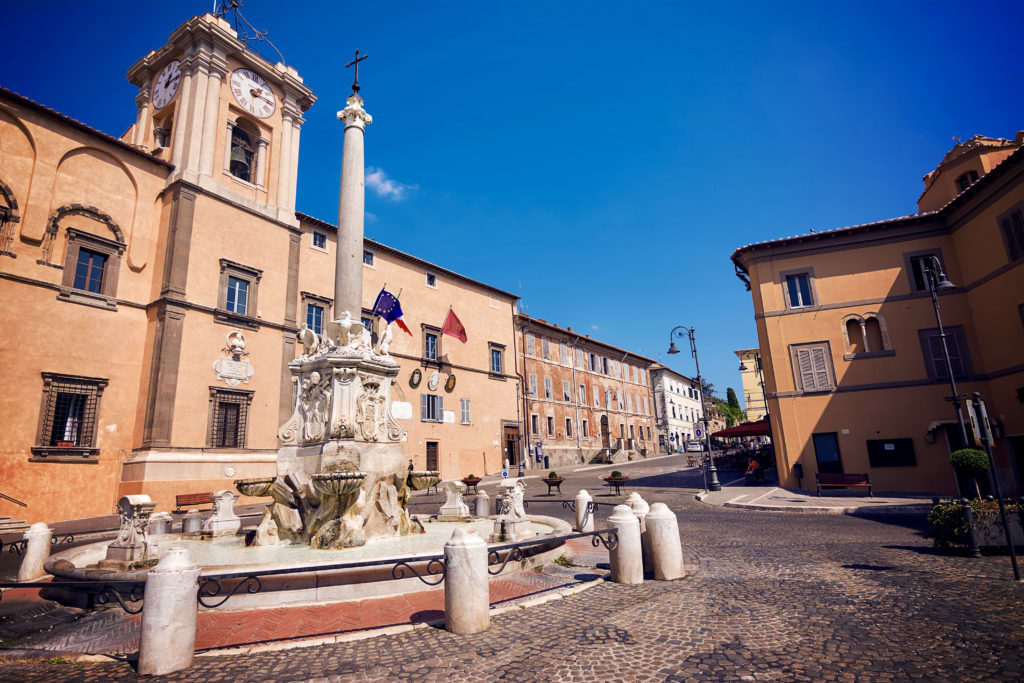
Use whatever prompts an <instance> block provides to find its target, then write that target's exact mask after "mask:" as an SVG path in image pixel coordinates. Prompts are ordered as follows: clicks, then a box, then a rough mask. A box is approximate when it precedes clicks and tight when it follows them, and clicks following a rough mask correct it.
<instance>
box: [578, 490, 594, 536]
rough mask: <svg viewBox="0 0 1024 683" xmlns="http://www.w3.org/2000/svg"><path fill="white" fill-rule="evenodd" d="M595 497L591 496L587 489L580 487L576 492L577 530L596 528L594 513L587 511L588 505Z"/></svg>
mask: <svg viewBox="0 0 1024 683" xmlns="http://www.w3.org/2000/svg"><path fill="white" fill-rule="evenodd" d="M592 502H594V499H593V498H591V497H590V494H589V493H587V490H586V489H580V492H579V493H577V494H576V531H578V532H579V533H581V534H582V533H584V532H587V531H593V530H594V515H593V513H590V514H588V513H587V507H588V506H589V505H590V503H592Z"/></svg>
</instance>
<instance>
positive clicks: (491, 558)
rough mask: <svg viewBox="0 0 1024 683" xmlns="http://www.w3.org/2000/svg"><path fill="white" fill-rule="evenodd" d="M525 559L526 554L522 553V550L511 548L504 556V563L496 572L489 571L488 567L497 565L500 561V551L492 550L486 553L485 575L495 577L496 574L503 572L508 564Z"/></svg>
mask: <svg viewBox="0 0 1024 683" xmlns="http://www.w3.org/2000/svg"><path fill="white" fill-rule="evenodd" d="M525 559H526V554H525V553H523V549H522V548H519V547H518V546H517V547H515V548H511V549H510V550H509V551H508V553H506V554H505V561H504V562H502V563H501V566H500V567H498V569H497V571H491V568H490V565H494V564H498V562H499V561H500V560H501V551H500V550H492V551H490V552H489V553H487V565H488V567H487V573H488V574H490V575H491V576H497V575H498V574H500V573H502V572H503V571H505V567H506V566H507V565H508V563H509V562H521V561H522V560H525Z"/></svg>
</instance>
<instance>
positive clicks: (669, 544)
mask: <svg viewBox="0 0 1024 683" xmlns="http://www.w3.org/2000/svg"><path fill="white" fill-rule="evenodd" d="M646 535H647V542H648V545H647V547H648V548H649V549H650V553H651V565H652V569H653V571H654V578H655V579H656V580H658V581H672V580H673V579H678V578H682V577H683V576H684V575H685V572H684V571H683V546H682V544H681V543H680V541H679V520H677V519H676V516H675V514H673V512H672V511H671V510H670V509H669V507H668V506H667V505H665V504H664V503H655V504H654V505H652V506H651V511H650V512H648V513H647V534H646Z"/></svg>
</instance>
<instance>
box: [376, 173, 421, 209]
mask: <svg viewBox="0 0 1024 683" xmlns="http://www.w3.org/2000/svg"><path fill="white" fill-rule="evenodd" d="M366 186H367V187H368V188H370V189H371V190H373V191H374V192H375V193H377V196H378V197H383V198H384V199H389V200H391V201H393V202H400V201H403V200H404V199H406V197H408V196H409V193H410V192H412V191H414V190H418V189H419V187H420V186H419V185H407V184H405V183H400V182H398V181H397V180H393V179H391V178H389V177H388V175H387V173H385V172H384V169H382V168H377V167H376V166H369V167H367V169H366Z"/></svg>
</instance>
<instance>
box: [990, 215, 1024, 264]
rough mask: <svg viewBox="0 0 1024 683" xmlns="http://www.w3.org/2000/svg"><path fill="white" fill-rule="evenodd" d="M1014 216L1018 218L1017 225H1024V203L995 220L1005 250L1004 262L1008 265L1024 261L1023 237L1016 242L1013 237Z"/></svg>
mask: <svg viewBox="0 0 1024 683" xmlns="http://www.w3.org/2000/svg"><path fill="white" fill-rule="evenodd" d="M1014 214H1017V215H1018V216H1019V218H1020V222H1019V223H1018V225H1019V224H1024V202H1018V203H1016V204H1014V205H1013V206H1011V207H1010V208H1009V209H1007V210H1006V211H1004V212H1003V213H1001V214H999V216H998V217H997V218H996V224H997V225H998V226H999V234H1000V236H1001V237H1002V238H1003V247H1004V248H1005V249H1006V260H1007V261H1008V262H1009V263H1016V262H1018V261H1021V260H1024V236H1021V238H1020V239H1019V240H1018V239H1015V237H1014V235H1013V233H1014V232H1015V231H1014V229H1013V228H1014V225H1013V216H1014ZM1007 228H1009V229H1007ZM1014 242H1019V244H1014Z"/></svg>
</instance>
